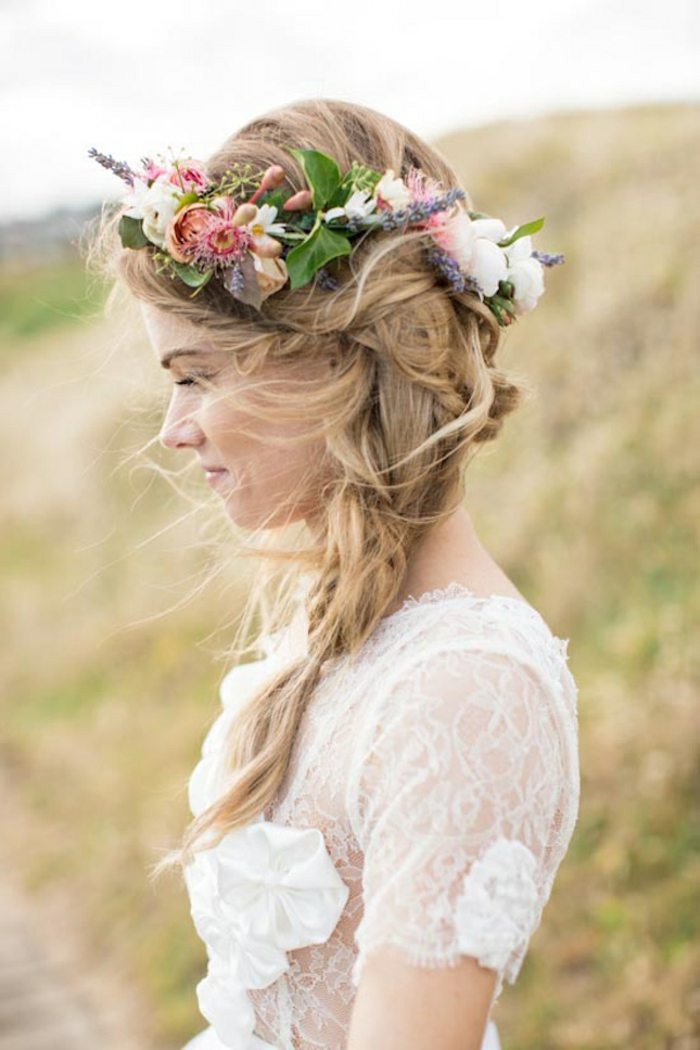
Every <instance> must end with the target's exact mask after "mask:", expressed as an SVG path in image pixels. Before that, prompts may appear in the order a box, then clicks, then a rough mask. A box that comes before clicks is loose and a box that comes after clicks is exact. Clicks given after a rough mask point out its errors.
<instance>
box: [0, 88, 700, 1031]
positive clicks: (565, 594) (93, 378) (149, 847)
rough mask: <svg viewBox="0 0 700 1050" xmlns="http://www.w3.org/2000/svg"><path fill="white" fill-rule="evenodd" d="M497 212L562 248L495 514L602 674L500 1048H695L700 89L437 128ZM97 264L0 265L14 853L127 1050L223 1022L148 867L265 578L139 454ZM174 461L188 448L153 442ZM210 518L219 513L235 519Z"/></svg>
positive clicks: (128, 323)
mask: <svg viewBox="0 0 700 1050" xmlns="http://www.w3.org/2000/svg"><path fill="white" fill-rule="evenodd" d="M437 145H438V146H439V148H440V149H441V150H442V151H443V152H444V153H445V154H446V155H447V156H449V158H450V159H451V160H452V161H453V162H455V163H456V165H457V167H458V169H459V171H460V173H461V175H462V177H463V179H464V182H465V185H466V186H467V188H468V189H469V191H470V193H471V196H472V198H473V201H474V203H475V205H476V206H477V207H478V208H479V209H480V210H482V211H485V212H488V213H490V214H493V215H498V216H501V217H502V218H503V219H504V221H505V222H506V225H513V224H515V223H517V222H525V221H527V220H530V219H535V218H537V217H539V216H540V215H544V216H546V220H545V225H544V228H543V230H542V232H541V233H540V234H538V235H537V238H536V246H537V247H539V248H541V249H543V250H547V251H554V252H556V251H562V252H564V254H565V256H566V264H565V265H564V266H560V267H555V268H554V269H552V270H549V271H548V272H547V275H546V283H547V291H546V293H545V295H544V297H543V298H542V300H541V302H540V305H539V307H538V309H537V310H536V311H535V312H534V313H533V314H532V315H530V316H528V317H527V318H525V319H523V320H522V321H521V322H519V323H517V324H516V325H513V326H512V327H511V328H510V329H508V331H507V333H506V335H505V340H504V345H503V350H502V354H501V360H502V362H503V363H504V365H505V366H506V367H510V368H512V369H514V370H515V371H517V372H518V373H520V374H522V375H523V376H525V377H527V380H528V382H529V384H530V385H531V386H532V387H533V389H534V395H533V396H532V397H531V398H530V399H529V400H528V402H527V403H526V404H525V405H524V407H523V408H522V409H521V410H520V412H518V413H517V414H516V415H514V416H513V417H512V418H511V419H509V420H508V421H507V423H506V426H505V428H504V431H503V434H502V436H501V438H500V440H499V441H498V442H496V443H494V444H493V447H490V448H488V447H487V448H485V449H484V450H483V452H482V453H481V454H480V456H479V457H478V458H477V460H476V461H475V463H474V464H473V465H472V468H471V481H470V484H469V490H468V498H469V507H470V510H471V511H472V514H473V516H474V519H475V522H476V524H477V528H478V529H479V532H480V534H481V536H482V538H483V539H484V541H485V542H486V544H487V545H488V546H489V549H490V550H491V552H492V553H493V554H494V555H495V557H496V558H497V559H498V560H499V561H500V562H501V564H502V565H503V566H504V568H505V569H506V571H507V572H508V573H509V574H510V575H511V577H512V578H513V579H514V581H515V582H516V583H517V585H518V586H519V588H520V589H521V590H522V591H523V592H524V593H525V594H526V596H527V597H528V598H529V600H530V601H531V602H532V603H533V604H534V605H535V606H536V607H537V608H538V609H539V610H540V611H541V613H542V614H543V616H544V617H545V619H546V620H547V621H548V623H549V624H550V626H551V627H552V629H553V630H554V632H555V633H556V634H558V635H559V636H562V637H568V638H570V646H569V654H570V667H571V670H572V672H573V674H574V676H575V677H576V679H577V682H578V685H579V725H580V733H581V770H582V795H581V813H580V817H579V821H578V824H577V827H576V830H575V833H574V839H573V842H572V846H571V849H570V852H569V854H568V855H567V857H566V859H565V861H564V863H563V865H562V868H561V869H560V873H559V877H558V880H557V882H556V884H555V887H554V891H553V894H552V898H551V900H550V902H549V905H548V908H547V909H546V911H545V915H544V919H543V922H542V924H541V926H540V928H539V930H538V931H537V932H536V934H535V936H534V938H533V941H532V945H531V948H530V952H529V954H528V956H527V958H526V961H525V964H524V967H523V970H522V972H521V975H520V979H519V981H518V982H517V984H516V985H515V986H514V987H513V988H510V987H507V989H506V990H505V991H504V994H503V996H502V998H501V1002H500V1003H499V1004H498V1006H497V1008H496V1012H495V1019H496V1021H497V1023H498V1026H499V1030H500V1033H501V1040H502V1043H503V1047H504V1050H608V1048H613V1047H614V1048H622V1047H625V1048H628V1047H634V1048H635V1050H659V1048H662V1047H663V1048H667V1050H691V1048H698V1047H700V930H699V926H700V893H699V890H698V888H699V886H700V813H699V809H700V798H699V795H698V785H699V783H700V780H699V777H698V774H699V772H700V770H699V762H698V757H699V752H700V733H699V732H698V729H699V728H700V725H699V723H700V717H699V715H698V711H699V708H700V696H699V695H698V693H699V689H698V686H699V684H700V647H699V646H698V625H699V623H700V586H699V583H700V580H699V575H700V574H699V572H698V534H699V532H700V528H699V523H700V486H699V484H698V482H699V480H700V412H699V411H698V407H699V406H700V367H699V365H700V354H699V350H700V347H699V345H698V331H699V322H700V294H699V291H698V289H700V253H699V252H698V244H699V243H700V197H699V195H698V185H700V107H698V106H696V105H687V106H683V105H676V104H674V105H669V106H662V105H659V106H645V107H635V108H633V109H626V110H617V111H609V112H602V111H601V112H580V113H575V114H559V115H554V116H549V117H546V118H539V119H535V120H531V121H518V122H505V123H501V124H497V125H491V126H488V127H485V128H482V129H477V130H471V131H468V132H466V133H465V132H460V133H455V134H454V135H453V136H449V137H447V138H444V139H442V140H441V141H440V142H439V143H437ZM101 295H102V291H101V290H100V289H99V288H96V287H95V286H94V285H93V284H92V283H90V282H88V281H87V280H86V278H85V274H84V273H83V270H82V268H81V265H80V262H79V261H78V262H76V264H75V265H73V264H66V265H65V266H62V267H60V268H56V267H48V268H45V269H43V270H37V271H36V272H23V273H21V274H18V273H14V272H8V271H3V272H2V274H0V315H1V317H2V320H1V321H0V360H1V361H2V370H1V371H0V399H1V404H2V411H0V428H1V431H0V441H1V443H2V448H3V451H4V463H5V466H4V470H3V495H2V501H1V502H0V525H1V531H0V560H1V563H2V580H3V586H2V590H1V591H0V617H1V627H2V635H3V641H4V645H3V655H2V663H1V664H0V695H1V700H0V705H1V706H0V718H1V720H2V727H3V729H2V736H1V738H0V778H1V780H2V782H3V783H4V784H5V785H6V790H5V791H4V793H3V795H4V805H3V859H4V861H5V865H4V866H5V867H6V868H8V869H9V870H11V872H12V874H13V877H14V878H16V880H17V882H18V884H19V885H21V887H22V888H23V890H24V892H26V893H28V894H29V895H30V899H31V900H32V901H33V902H34V904H35V909H36V910H35V915H36V918H37V921H38V922H39V923H40V925H41V927H42V929H43V930H44V931H45V933H46V935H47V937H52V936H53V937H55V936H57V935H58V936H60V938H61V940H62V942H63V943H64V945H65V952H66V956H67V957H70V959H71V960H72V961H73V962H72V964H73V965H76V966H77V968H78V970H79V971H80V972H84V973H88V972H89V973H90V974H92V975H94V976H95V988H98V989H99V991H97V992H96V993H95V996H96V998H97V999H100V997H101V998H102V1001H104V998H105V996H107V997H108V998H110V1004H109V1005H110V1010H111V1012H114V1010H115V1009H117V1008H118V1009H119V1011H120V1014H121V1016H122V1017H123V1024H124V1033H125V1034H124V1040H123V1044H122V1046H126V1045H127V1041H130V1042H129V1045H130V1046H134V1047H140V1048H142V1050H177V1048H178V1047H180V1046H181V1045H182V1044H183V1043H184V1042H185V1040H186V1038H187V1037H189V1036H190V1035H192V1034H193V1033H194V1032H195V1031H197V1030H198V1029H199V1028H201V1027H203V1021H202V1018H201V1017H200V1015H199V1013H198V1011H197V1005H196V1001H195V996H194V986H195V984H196V982H197V980H198V979H199V977H200V976H202V973H203V966H204V950H203V946H202V944H201V942H200V941H199V939H198V937H197V936H196V934H195V932H194V930H193V928H192V926H191V921H190V917H189V914H188V905H187V900H186V896H185V893H184V890H183V889H182V888H181V886H180V885H179V884H178V883H177V880H176V879H172V880H167V879H166V880H164V881H162V882H161V883H160V884H159V885H158V886H157V888H156V887H154V886H152V885H151V884H150V883H149V882H148V880H147V876H146V868H147V866H148V865H150V864H151V863H152V862H154V861H155V860H156V859H157V858H158V856H159V855H160V851H161V850H162V849H164V848H166V847H168V846H170V845H172V844H173V843H174V842H175V840H176V838H177V835H178V832H179V830H180V829H181V828H182V827H183V826H184V824H185V822H186V819H187V816H188V814H187V807H186V796H185V784H186V779H187V776H188V774H189V771H190V770H191V768H192V767H193V765H194V764H195V762H196V760H197V758H198V755H199V748H200V746H201V740H202V737H203V735H204V732H205V731H206V728H207V726H208V724H209V722H210V720H211V718H213V717H214V715H215V714H216V710H217V705H218V697H217V686H218V681H219V679H220V677H221V675H222V673H223V671H224V670H225V668H224V667H223V666H222V664H221V662H220V660H219V659H218V658H217V655H216V654H217V652H219V651H220V649H221V648H223V647H224V646H225V645H226V641H227V631H228V630H229V625H230V623H231V621H232V619H233V620H235V616H236V612H237V608H238V607H239V603H240V580H241V571H242V570H241V567H240V566H236V565H235V564H234V563H233V562H232V564H231V566H230V570H229V571H228V572H226V573H224V574H222V575H219V576H218V577H217V578H216V579H215V580H214V581H212V582H210V583H207V584H206V585H205V586H204V587H201V588H198V587H197V581H198V580H200V579H201V578H202V575H203V574H204V573H205V572H206V571H207V568H208V566H209V557H210V554H209V549H210V548H209V543H210V540H211V539H212V537H213V536H215V535H216V536H217V537H219V538H220V537H221V536H222V535H225V530H224V524H225V523H224V522H223V521H222V519H221V514H220V512H219V510H218V508H217V506H216V500H215V498H214V497H212V495H211V494H210V492H209V490H208V489H207V487H206V485H205V483H204V482H202V483H201V491H200V493H199V495H200V497H201V504H200V507H199V509H198V508H197V506H196V504H195V505H193V506H190V504H189V503H187V502H184V501H183V500H181V499H180V498H179V497H178V496H177V494H176V493H174V492H173V490H172V489H171V488H170V487H169V486H168V485H167V484H166V483H165V482H164V481H163V479H162V478H161V477H159V476H158V475H157V474H155V473H154V472H153V471H152V470H151V469H150V468H149V467H148V465H147V463H144V459H143V456H142V455H140V454H139V449H140V448H141V447H142V446H143V445H144V444H145V443H146V442H148V441H149V439H152V438H153V436H154V435H155V434H156V432H157V429H158V426H159V420H160V414H161V412H162V410H163V407H164V404H165V400H166V398H167V394H168V389H167V377H166V376H164V375H161V374H158V373H159V372H160V370H159V369H158V368H157V366H156V363H155V360H153V359H152V351H151V350H150V348H149V347H148V346H147V345H146V344H145V342H144V335H143V333H142V331H141V330H140V328H139V327H138V325H136V324H135V323H134V319H133V318H129V317H128V316H125V317H124V318H112V319H109V320H106V319H104V318H103V317H102V316H101V307H100V301H101ZM149 455H150V456H153V458H154V459H157V461H158V462H159V463H161V464H163V465H167V466H168V468H169V469H173V470H177V469H179V468H180V463H179V460H177V457H174V456H172V457H171V456H170V455H169V454H167V453H166V452H165V451H164V450H162V449H158V448H157V447H156V448H153V449H152V450H150V451H149ZM212 521H213V525H212V524H210V522H212Z"/></svg>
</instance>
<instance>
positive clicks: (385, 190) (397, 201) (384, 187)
mask: <svg viewBox="0 0 700 1050" xmlns="http://www.w3.org/2000/svg"><path fill="white" fill-rule="evenodd" d="M374 196H375V198H376V197H382V198H383V199H384V200H385V201H386V202H387V204H390V205H391V207H392V209H394V210H397V209H398V208H406V207H408V205H409V204H410V203H411V201H412V199H413V198H412V197H411V191H410V190H409V188H408V186H407V185H406V183H405V182H404V181H403V179H401V178H398V179H396V178H394V169H393V168H387V170H386V171H385V172H384V174H383V175H382V177H381V179H380V180H379V182H378V183H377V184H376V186H375V187H374Z"/></svg>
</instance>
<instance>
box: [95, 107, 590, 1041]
mask: <svg viewBox="0 0 700 1050" xmlns="http://www.w3.org/2000/svg"><path fill="white" fill-rule="evenodd" d="M93 155H95V157H96V159H98V160H99V161H100V163H102V164H104V166H105V167H111V168H112V170H113V171H114V172H115V174H117V175H119V176H120V177H121V178H122V179H123V180H124V181H125V183H126V184H127V185H128V194H127V197H126V199H125V203H126V207H124V208H122V209H121V210H120V212H119V213H116V214H110V215H105V217H104V220H103V224H102V228H101V230H100V249H101V250H102V251H103V252H104V253H105V254H106V256H107V257H108V259H109V262H110V266H111V271H110V272H111V273H112V274H113V276H114V277H115V278H116V283H117V284H119V285H121V286H122V287H126V288H127V289H128V291H129V293H131V295H133V296H134V297H135V298H136V299H137V300H138V301H139V303H140V309H141V311H142V317H143V321H144V327H145V331H146V333H147V336H148V339H149V341H150V344H151V346H152V348H153V351H154V353H155V354H156V356H157V359H158V361H159V362H160V364H161V365H162V366H163V368H164V369H166V370H167V373H168V377H169V378H170V379H171V381H172V395H171V400H170V403H169V406H168V409H167V413H166V416H165V419H164V420H163V423H162V428H161V430H160V435H159V436H160V440H161V442H162V444H163V445H164V446H166V447H167V448H168V449H171V450H175V451H176V452H178V453H181V454H182V456H183V460H187V461H188V463H190V464H191V465H192V466H193V467H194V468H195V469H196V470H197V471H199V470H202V471H203V472H205V475H206V481H207V482H208V484H209V485H210V486H211V488H212V490H213V492H214V493H215V499H217V500H218V501H220V505H221V507H222V509H223V511H224V513H225V515H226V516H227V518H228V519H229V521H230V523H231V524H232V525H234V526H235V527H236V528H237V529H238V530H239V534H244V533H250V534H251V535H252V541H251V543H250V545H249V546H245V545H244V544H243V542H242V540H241V541H240V542H241V544H242V550H244V551H249V552H252V553H253V555H254V557H255V558H256V559H258V561H259V562H260V563H261V566H262V567H261V569H260V572H259V574H258V575H257V576H256V578H255V580H254V583H253V586H252V588H251V591H250V595H249V603H248V607H247V608H248V612H247V616H246V617H244V620H243V622H244V624H245V631H249V630H250V626H251V623H252V622H253V620H254V619H256V618H257V619H258V620H259V621H260V623H261V629H260V631H259V634H258V636H257V637H256V639H255V644H254V646H253V648H255V649H256V651H257V652H258V653H262V654H263V655H262V657H261V658H260V659H257V660H252V661H250V660H248V661H247V662H246V661H241V660H240V659H238V660H237V661H234V666H233V667H232V669H231V670H230V671H229V672H228V673H227V674H226V676H225V678H224V679H223V681H222V683H221V689H220V695H221V710H220V713H219V715H218V717H217V719H216V721H215V722H214V723H213V724H212V725H211V727H210V728H209V730H208V732H207V733H206V736H205V738H204V741H203V744H202V756H201V760H200V761H199V763H198V764H197V766H196V767H195V769H194V770H193V771H192V775H191V777H190V781H189V803H190V807H191V810H192V818H193V819H192V822H191V823H190V825H189V827H188V828H187V830H186V832H185V836H184V840H183V842H182V844H181V848H179V849H177V850H174V851H172V853H171V854H170V855H169V856H168V857H167V858H165V860H164V861H161V864H160V865H159V866H158V868H159V870H161V869H165V868H166V867H168V866H172V865H181V866H182V871H183V875H184V880H185V884H186V887H187V891H188V893H189V897H190V902H191V914H192V919H193V922H194V925H195V928H196V930H197V932H198V934H199V935H200V936H201V938H202V940H203V941H204V943H205V945H206V952H207V970H206V973H205V974H204V975H203V976H202V979H201V980H200V981H199V983H198V985H197V987H196V995H197V1000H198V1004H199V1009H200V1011H201V1013H202V1015H203V1017H204V1019H205V1020H206V1022H207V1025H206V1027H204V1028H203V1029H202V1030H201V1031H200V1032H199V1033H198V1034H197V1035H195V1036H194V1037H193V1038H192V1039H191V1040H190V1041H189V1042H188V1044H187V1047H188V1050H195V1048H196V1050H215V1048H216V1050H220V1048H223V1047H231V1048H233V1050H256V1048H257V1050H264V1048H268V1050H270V1048H276V1050H312V1048H314V1050H320V1048H322V1050H378V1048H379V1050H478V1048H480V1047H481V1048H483V1050H499V1047H500V1041H499V1033H498V1029H497V1026H496V1024H495V1021H494V1018H493V1016H492V1013H493V1009H494V1007H495V1005H496V1003H497V1000H498V998H499V996H500V993H501V991H502V988H503V984H504V982H508V983H510V984H513V983H514V981H515V980H516V978H517V976H518V973H519V971H520V968H521V965H522V962H523V959H524V957H525V954H526V952H527V949H528V946H529V942H530V939H531V937H532V935H533V933H534V932H535V930H536V929H537V927H538V925H539V923H540V920H541V917H542V913H543V909H544V906H545V904H546V902H547V900H548V898H549V895H550V893H551V890H552V885H553V881H554V878H555V875H556V872H557V869H558V867H559V865H560V863H561V861H562V859H563V858H564V855H565V853H566V851H567V848H568V845H569V841H570V838H571V835H572V832H573V828H574V824H575V821H576V819H577V813H578V802H579V769H578V744H577V724H576V698H577V689H576V685H575V682H574V679H573V677H572V675H571V673H570V671H569V668H568V666H567V651H566V650H567V640H564V639H561V638H558V637H557V636H556V635H554V634H553V633H552V632H551V630H550V628H549V627H548V625H547V624H546V622H545V620H544V619H543V618H542V616H541V615H540V613H539V612H538V611H537V610H536V609H535V608H534V607H533V606H532V605H531V604H530V603H529V602H528V601H527V600H526V598H525V597H524V596H523V595H522V594H521V593H520V592H519V591H518V590H517V588H516V587H515V586H514V585H513V583H512V582H511V581H510V579H509V578H508V577H507V575H506V574H505V573H504V572H503V570H502V569H501V568H500V567H499V565H498V564H497V563H496V562H495V560H494V558H493V557H492V555H491V554H490V553H489V551H488V550H487V548H486V547H485V545H484V544H483V543H482V541H481V539H480V537H479V536H478V535H477V532H476V530H475V528H474V525H473V523H472V521H471V518H470V515H469V513H468V510H467V508H466V506H465V489H464V476H465V469H466V466H467V464H468V462H469V460H470V458H471V457H472V456H473V455H474V454H475V453H476V451H477V450H478V448H479V446H480V445H481V444H482V443H483V442H486V441H490V440H493V439H494V438H496V437H497V436H498V434H499V432H500V429H501V427H502V425H503V422H504V420H505V417H506V416H507V415H508V413H510V412H512V411H513V410H514V409H515V408H516V407H517V406H518V404H519V402H520V400H521V389H520V387H519V386H518V384H517V383H516V382H515V380H514V379H513V378H511V377H510V376H509V375H508V374H507V373H506V372H505V371H504V370H503V369H502V368H501V367H500V366H499V364H498V363H497V361H496V355H497V350H498V347H499V342H500V336H501V332H502V329H503V328H504V327H506V326H507V325H508V324H510V323H512V322H513V321H515V320H516V318H520V317H521V315H524V314H526V313H527V312H528V311H529V310H531V309H532V308H534V306H535V305H536V302H537V298H538V296H539V295H540V294H541V292H542V290H543V284H542V271H543V266H547V265H552V264H553V263H554V262H558V261H561V257H555V256H547V255H545V254H544V253H537V252H536V251H535V250H534V249H533V248H532V244H531V235H532V233H534V232H536V229H537V228H538V223H536V222H535V223H531V224H529V225H528V227H523V228H519V229H518V230H517V231H506V229H505V226H504V225H503V223H502V222H501V221H500V220H498V219H494V218H489V217H488V216H484V215H482V214H481V213H478V212H475V211H473V210H472V208H471V202H469V201H468V198H467V197H466V193H465V191H463V190H462V189H461V188H460V187H459V186H458V178H457V175H456V173H455V171H454V170H453V169H452V167H451V166H450V165H449V164H448V163H447V161H446V160H445V158H444V157H442V156H441V155H440V154H439V153H438V152H437V151H436V150H435V149H433V148H432V147H430V146H429V145H428V144H426V143H425V142H424V141H422V140H421V139H420V138H419V137H418V136H416V135H415V134H413V133H412V132H411V131H409V130H408V129H407V128H405V127H403V126H402V125H400V124H398V123H397V122H396V121H394V120H392V119H390V118H389V117H387V116H385V115H384V114H382V113H379V112H377V111H375V110H372V109H369V108H367V107H364V106H359V105H356V104H352V103H349V102H343V101H337V100H332V99H308V100H303V101H298V102H295V103H292V104H290V105H288V106H283V107H281V108H279V109H275V110H274V111H272V112H268V113H265V114H263V115H262V116H260V117H258V118H256V119H253V120H251V121H250V122H249V123H248V124H247V125H245V126H244V127H243V128H241V129H239V130H238V131H237V132H235V133H234V134H233V135H231V136H230V137H229V138H227V139H226V141H225V142H224V143H223V145H222V146H221V147H220V149H219V150H218V151H217V152H215V153H214V155H213V156H211V157H210V158H209V159H208V160H207V161H206V163H205V164H202V163H200V162H196V161H192V160H191V159H188V160H186V161H181V162H177V163H176V162H172V163H170V162H167V161H163V162H162V163H156V162H155V161H152V160H145V161H144V170H143V172H141V173H140V174H136V173H134V172H132V171H131V170H130V169H129V168H128V166H127V165H123V164H118V163H117V162H115V161H113V160H112V159H111V158H109V157H105V155H103V154H97V153H96V151H93ZM254 173H255V174H254ZM465 200H466V201H467V204H468V207H465V206H464V205H463V204H460V201H465ZM540 224H541V223H540ZM506 512H507V510H506ZM290 531H291V532H292V533H293V534H294V537H295V541H296V542H295V544H294V545H292V546H289V544H288V543H287V544H285V543H283V542H282V537H283V536H285V537H287V536H288V534H289V532H290ZM261 536H262V537H263V538H264V541H265V542H264V544H259V543H258V544H257V545H256V543H255V541H256V540H257V539H259V538H260V537H261ZM274 572H279V573H280V582H279V583H278V585H277V587H276V588H275V589H274V601H273V602H272V604H271V605H270V604H269V602H268V601H267V600H266V596H269V594H270V581H271V579H272V576H273V574H274ZM242 633H243V632H242ZM244 651H245V648H244V646H243V645H242V646H241V647H240V650H239V653H240V654H242V653H243V652H244Z"/></svg>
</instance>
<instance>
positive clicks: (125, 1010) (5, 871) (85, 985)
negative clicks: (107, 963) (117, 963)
mask: <svg viewBox="0 0 700 1050" xmlns="http://www.w3.org/2000/svg"><path fill="white" fill-rule="evenodd" d="M22 813H23V809H22V805H21V800H20V799H19V797H18V792H17V790H16V785H15V783H14V781H13V778H12V777H11V776H9V775H8V770H7V769H6V768H3V764H2V763H0V1050H151V1047H150V1046H147V1045H146V1043H145V1042H144V1040H143V1038H142V1037H141V1036H139V1035H138V1033H139V1032H143V1031H145V1026H144V1019H143V1016H142V1014H141V1015H140V1010H142V1007H141V1006H140V1004H137V1003H135V1002H134V1001H133V995H132V994H131V993H130V990H129V989H128V987H126V986H122V985H121V982H120V980H119V977H118V975H112V974H111V973H110V974H107V973H105V972H103V971H102V970H101V969H100V968H99V967H97V966H87V965H86V964H85V962H84V959H85V946H84V945H83V944H82V943H81V932H80V931H79V930H78V929H76V926H75V914H76V912H75V908H76V902H75V901H72V902H70V906H69V902H67V901H66V900H65V895H62V894H61V893H58V892H57V893H53V894H51V893H48V892H42V893H41V895H40V896H37V897H34V896H33V895H31V894H30V893H29V892H28V891H27V890H25V889H24V887H23V883H22V880H21V876H20V869H21V867H22V863H21V862H22V855H23V851H24V850H25V849H27V848H30V847H29V846H28V842H30V841H31V834H32V832H31V830H30V828H29V824H30V821H28V820H27V819H25V818H23V816H22Z"/></svg>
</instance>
